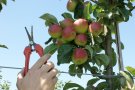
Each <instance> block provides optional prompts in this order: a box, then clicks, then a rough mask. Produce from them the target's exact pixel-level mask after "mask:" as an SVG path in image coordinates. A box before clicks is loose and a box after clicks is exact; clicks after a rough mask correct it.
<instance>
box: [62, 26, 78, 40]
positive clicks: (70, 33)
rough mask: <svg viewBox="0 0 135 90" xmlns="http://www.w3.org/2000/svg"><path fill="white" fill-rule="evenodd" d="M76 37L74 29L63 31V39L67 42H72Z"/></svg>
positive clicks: (68, 28) (69, 28)
mask: <svg viewBox="0 0 135 90" xmlns="http://www.w3.org/2000/svg"><path fill="white" fill-rule="evenodd" d="M75 37H76V32H75V30H74V28H73V27H66V28H65V29H63V31H62V38H63V40H65V41H72V40H74V39H75Z"/></svg>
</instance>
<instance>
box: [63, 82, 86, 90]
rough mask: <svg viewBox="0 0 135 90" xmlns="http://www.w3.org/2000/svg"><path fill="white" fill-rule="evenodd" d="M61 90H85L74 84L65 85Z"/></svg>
mask: <svg viewBox="0 0 135 90" xmlns="http://www.w3.org/2000/svg"><path fill="white" fill-rule="evenodd" d="M63 90H85V89H84V88H83V87H82V86H80V85H79V84H76V83H66V85H65V86H64V88H63Z"/></svg>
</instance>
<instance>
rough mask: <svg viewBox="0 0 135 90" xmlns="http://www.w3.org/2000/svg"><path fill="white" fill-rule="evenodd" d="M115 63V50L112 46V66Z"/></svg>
mask: <svg viewBox="0 0 135 90" xmlns="http://www.w3.org/2000/svg"><path fill="white" fill-rule="evenodd" d="M116 64H117V57H116V53H115V50H114V49H113V48H112V66H115V65H116Z"/></svg>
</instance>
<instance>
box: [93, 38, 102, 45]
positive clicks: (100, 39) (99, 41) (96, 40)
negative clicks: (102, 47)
mask: <svg viewBox="0 0 135 90" xmlns="http://www.w3.org/2000/svg"><path fill="white" fill-rule="evenodd" d="M94 40H95V42H96V43H98V44H99V43H102V42H103V40H102V38H101V37H95V38H94Z"/></svg>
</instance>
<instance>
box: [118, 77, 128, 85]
mask: <svg viewBox="0 0 135 90" xmlns="http://www.w3.org/2000/svg"><path fill="white" fill-rule="evenodd" d="M119 80H120V85H121V87H122V88H125V87H126V84H127V83H126V79H125V78H124V77H121V78H120V79H119Z"/></svg>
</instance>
